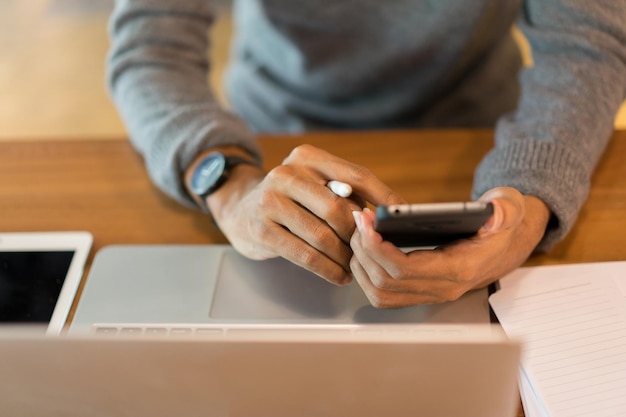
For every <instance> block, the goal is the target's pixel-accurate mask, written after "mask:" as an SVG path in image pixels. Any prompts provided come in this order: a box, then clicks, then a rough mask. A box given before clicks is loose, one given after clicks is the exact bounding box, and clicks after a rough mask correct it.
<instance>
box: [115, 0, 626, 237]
mask: <svg viewBox="0 0 626 417" xmlns="http://www.w3.org/2000/svg"><path fill="white" fill-rule="evenodd" d="M212 3H213V2H212V1H211V0H118V1H117V3H116V8H115V12H114V14H113V16H112V18H111V25H110V32H111V37H112V48H111V51H110V55H109V60H108V82H109V87H110V91H111V94H112V96H113V98H114V101H115V103H116V105H117V107H118V109H119V111H120V113H121V115H122V117H123V119H124V121H125V123H126V126H127V128H128V131H129V134H130V137H131V140H132V143H133V144H134V146H135V147H136V148H137V150H138V151H139V152H140V153H141V154H142V155H143V157H144V159H145V161H146V165H147V168H148V171H149V173H150V176H151V178H152V179H153V181H154V182H155V183H156V184H157V185H158V186H159V187H160V188H161V189H162V190H163V191H164V192H166V193H167V194H169V195H170V196H172V197H173V198H175V199H177V200H179V201H180V202H182V203H184V204H187V205H193V204H194V203H193V201H192V200H191V199H190V198H189V196H188V195H187V194H186V192H185V189H184V187H183V182H182V173H183V172H184V170H185V168H186V167H187V166H188V165H189V163H190V161H191V160H192V159H193V157H194V156H195V155H196V154H197V153H198V152H200V151H201V150H202V149H205V148H207V147H212V146H217V145H226V144H236V145H239V146H241V147H243V148H245V149H247V150H248V151H249V152H250V153H251V154H253V155H255V156H256V157H257V158H258V160H259V161H260V160H261V155H260V152H259V148H258V146H257V144H256V142H255V139H254V133H253V132H301V131H305V130H310V129H361V128H397V127H426V126H428V127H432V126H438V127H452V126H456V127H460V126H465V127H471V126H496V136H495V146H494V148H493V150H492V151H491V152H490V153H489V154H487V155H486V157H485V158H484V160H483V161H482V163H481V164H480V166H479V167H478V168H477V170H476V173H475V178H474V189H473V191H472V196H473V197H474V198H476V197H477V196H479V195H480V194H481V193H483V192H484V191H486V190H488V189H490V188H492V187H496V186H502V185H506V186H511V187H515V188H517V189H519V190H520V191H521V192H523V193H526V194H533V195H536V196H538V197H540V198H541V199H542V200H543V201H545V202H546V203H547V204H548V206H549V207H550V208H551V210H552V212H553V213H554V214H555V219H556V220H557V221H556V222H555V226H554V227H553V228H551V229H550V230H549V231H548V233H547V235H546V237H545V239H544V241H543V244H542V247H543V248H544V249H545V248H549V247H550V246H551V245H552V244H553V243H554V242H556V241H558V240H559V239H560V238H562V237H563V236H564V235H565V234H566V233H567V231H568V230H569V229H570V228H571V226H572V224H573V222H574V221H575V219H576V216H577V213H578V211H579V209H580V207H581V206H582V204H583V203H584V201H585V199H586V196H587V193H588V190H589V182H590V176H591V174H592V171H593V169H594V167H595V165H596V163H597V161H598V159H599V157H600V155H601V153H602V152H603V150H604V148H605V146H606V143H607V140H608V138H609V137H610V135H611V132H612V129H613V120H614V117H615V114H616V111H617V109H618V107H619V105H620V103H621V102H622V101H623V100H624V98H625V97H626V47H625V45H626V1H624V0H593V1H590V0H526V1H524V2H522V0H473V1H471V2H470V1H467V0H384V1H381V0H316V1H298V0H239V1H235V4H234V17H235V19H236V27H237V37H236V40H235V42H234V45H233V50H232V51H233V53H232V63H231V65H230V67H229V70H228V77H227V80H228V81H227V91H228V95H229V100H230V102H231V104H232V107H233V108H232V110H230V111H229V110H226V109H224V108H223V107H222V106H220V104H219V103H217V101H216V99H215V96H214V95H213V94H212V92H211V91H210V89H209V87H208V85H207V84H208V83H207V71H208V70H209V62H208V58H207V57H208V54H207V49H208V47H209V44H210V43H209V42H208V39H207V30H208V29H209V27H210V25H211V23H212V21H213V20H214V17H215V14H214V13H215V10H214V7H213V5H212ZM516 18H518V19H519V20H518V24H519V26H520V28H521V29H522V31H523V32H524V33H525V35H526V37H527V38H528V40H529V41H530V43H531V46H532V49H533V60H534V65H533V67H532V68H529V69H523V70H522V71H521V73H519V70H520V68H521V61H520V56H519V51H518V50H517V47H516V45H515V43H514V42H513V41H512V39H511V36H510V28H511V26H512V24H513V23H514V21H515V19H516ZM520 87H521V88H520ZM244 121H245V122H244ZM496 122H497V125H496Z"/></svg>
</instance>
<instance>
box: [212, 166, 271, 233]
mask: <svg viewBox="0 0 626 417" xmlns="http://www.w3.org/2000/svg"><path fill="white" fill-rule="evenodd" d="M263 177H264V173H263V171H262V170H261V169H260V168H259V167H257V166H255V165H248V164H246V165H243V164H242V165H237V166H236V167H235V168H233V170H232V172H231V175H230V176H229V177H228V179H227V180H226V182H225V183H224V184H223V185H222V186H221V187H220V188H219V189H218V190H217V191H215V192H214V193H212V194H211V195H210V196H208V197H207V198H206V200H205V202H206V206H207V207H208V209H209V212H210V213H211V215H212V216H213V219H214V220H215V222H216V223H217V224H218V225H221V224H222V223H223V219H224V218H225V217H226V216H227V215H228V214H229V213H233V212H234V211H235V208H236V207H237V204H238V203H239V202H240V201H241V200H242V199H243V198H244V196H245V195H247V194H248V193H249V192H250V190H251V189H252V188H254V187H255V186H256V185H257V184H258V183H259V182H261V180H262V179H263Z"/></svg>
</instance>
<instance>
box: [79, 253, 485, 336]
mask: <svg viewBox="0 0 626 417" xmlns="http://www.w3.org/2000/svg"><path fill="white" fill-rule="evenodd" d="M98 323H136V324H142V323H144V324H151V323H174V324H176V323H178V324H181V323H194V324H236V323H240V324H241V323H244V324H272V323H275V324H285V323H291V324H307V323H308V324H353V323H489V307H488V300H487V291H486V290H478V291H472V292H470V293H467V294H466V295H464V296H463V297H461V299H459V300H457V301H455V302H451V303H444V304H436V305H423V306H418V307H410V308H402V309H387V310H381V309H376V308H374V307H372V306H371V304H370V303H369V301H368V300H367V298H366V297H365V294H364V293H363V292H362V290H361V289H360V287H359V286H358V285H357V284H356V282H353V283H352V284H350V285H348V286H345V287H337V286H334V285H332V284H329V283H327V282H326V281H324V280H323V279H321V278H319V277H317V276H315V275H314V274H312V273H309V272H308V271H305V270H304V269H302V268H300V267H298V266H296V265H293V264H291V263H290V262H287V261H285V260H283V259H272V260H267V261H252V260H249V259H246V258H244V257H243V256H241V255H239V254H238V253H237V252H236V251H235V250H234V249H233V248H232V247H231V246H229V245H147V246H137V245H120V246H110V247H106V248H104V249H102V250H100V251H99V252H98V253H97V254H96V256H95V259H94V262H93V265H92V267H91V270H90V273H89V275H88V277H87V281H86V283H85V286H84V289H83V291H82V295H81V297H80V300H79V303H78V306H77V309H76V312H75V315H74V317H73V320H72V324H71V328H70V332H73V331H80V330H84V329H86V328H89V327H91V326H92V325H95V324H98Z"/></svg>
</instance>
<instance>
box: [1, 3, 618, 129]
mask: <svg viewBox="0 0 626 417" xmlns="http://www.w3.org/2000/svg"><path fill="white" fill-rule="evenodd" d="M217 3H218V7H219V10H220V13H219V19H218V20H217V22H216V24H215V25H214V28H213V29H212V33H211V36H212V37H213V42H212V43H213V45H214V48H213V49H212V51H211V60H212V63H213V72H212V74H211V77H210V82H211V83H212V84H213V85H214V89H215V91H216V92H217V94H218V96H220V97H221V96H222V94H221V82H220V80H221V74H222V71H223V69H224V66H225V63H226V62H227V60H228V42H229V39H230V37H231V35H232V30H233V27H232V24H231V20H230V3H229V0H219V1H217ZM112 9H113V0H0V140H1V139H18V138H24V139H45V138H67V139H89V138H97V139H102V138H110V139H121V138H125V137H126V133H125V131H124V127H123V125H122V123H121V121H120V119H119V117H118V116H117V114H116V112H115V109H114V108H113V106H112V104H111V102H110V101H109V97H108V95H107V92H106V87H105V82H104V60H105V56H106V53H107V50H108V45H109V42H108V37H107V26H106V25H107V20H108V17H109V14H110V12H111V10H112ZM616 125H617V126H618V127H620V128H626V106H622V111H621V112H620V114H619V115H618V117H617V119H616Z"/></svg>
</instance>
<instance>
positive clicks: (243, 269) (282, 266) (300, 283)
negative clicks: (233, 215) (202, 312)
mask: <svg viewBox="0 0 626 417" xmlns="http://www.w3.org/2000/svg"><path fill="white" fill-rule="evenodd" d="M349 288H350V287H349V286H348V287H337V286H335V285H332V284H329V283H328V282H326V281H324V280H323V279H322V278H320V277H318V276H317V275H315V274H313V273H311V272H308V271H306V270H304V269H302V268H300V267H298V266H297V265H294V264H292V263H291V262H288V261H286V260H284V259H282V258H277V259H270V260H265V261H253V260H250V259H247V258H245V257H243V256H241V255H239V254H238V253H237V252H235V251H234V250H226V251H224V255H223V257H222V262H221V265H220V270H219V272H218V277H217V284H216V288H215V293H214V294H215V295H214V298H213V302H212V303H211V309H210V313H209V314H210V316H211V317H213V318H220V319H246V320H248V321H249V320H250V319H255V320H257V319H258V320H260V321H263V320H274V319H309V318H316V319H336V318H344V317H345V316H346V314H347V310H348V302H349V294H350V292H349Z"/></svg>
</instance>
